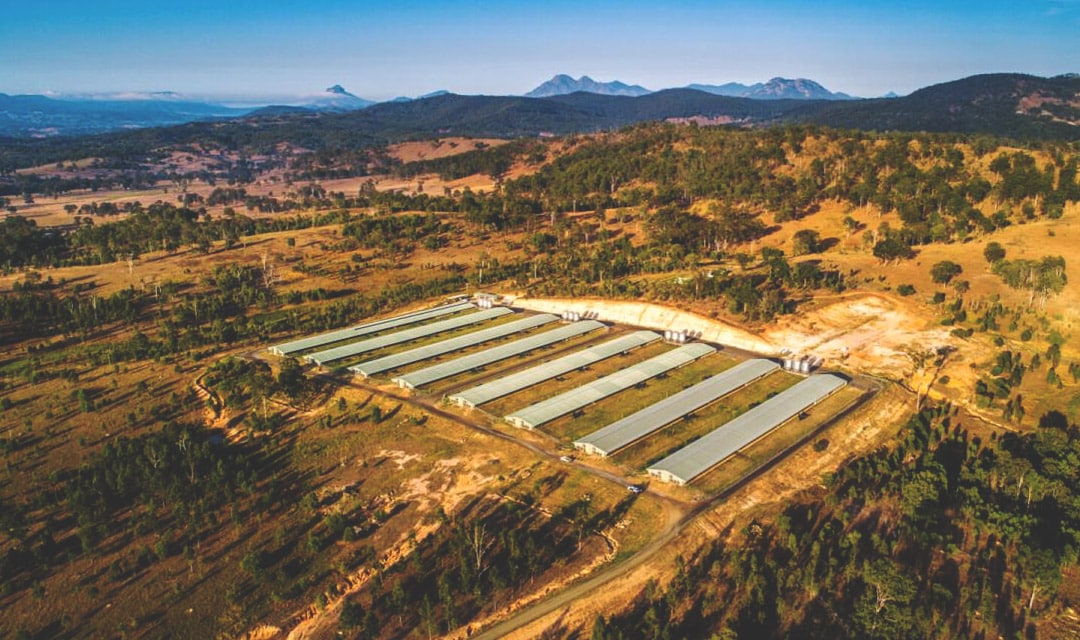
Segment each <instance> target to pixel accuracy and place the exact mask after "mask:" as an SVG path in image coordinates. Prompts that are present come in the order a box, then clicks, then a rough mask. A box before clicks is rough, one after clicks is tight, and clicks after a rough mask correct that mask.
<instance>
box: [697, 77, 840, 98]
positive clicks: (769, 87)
mask: <svg viewBox="0 0 1080 640" xmlns="http://www.w3.org/2000/svg"><path fill="white" fill-rule="evenodd" d="M686 88H687V89H695V90H697V91H704V92H705V93H711V94H714V95H718V96H731V97H733V98H752V99H754V100H857V99H858V98H854V97H852V96H849V95H848V94H846V93H833V92H832V91H829V90H828V89H826V88H825V87H823V86H821V85H820V84H818V83H817V82H814V81H813V80H807V79H806V78H795V79H793V80H791V79H788V78H773V79H772V80H769V81H768V82H758V83H757V84H751V85H745V84H739V83H738V82H729V83H727V84H721V85H712V84H691V85H688V86H687V87H686Z"/></svg>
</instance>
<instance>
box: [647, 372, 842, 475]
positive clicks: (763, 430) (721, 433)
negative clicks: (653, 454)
mask: <svg viewBox="0 0 1080 640" xmlns="http://www.w3.org/2000/svg"><path fill="white" fill-rule="evenodd" d="M846 384H847V382H846V381H845V380H844V379H843V378H840V377H838V376H834V375H831V374H822V375H814V376H810V377H809V378H807V379H806V380H803V381H802V382H800V383H799V384H797V385H795V386H794V387H791V388H790V389H787V390H786V391H783V392H781V393H779V394H777V395H775V396H773V397H772V398H769V399H768V400H766V401H765V402H763V403H761V404H759V405H758V406H756V407H754V408H753V409H751V410H749V411H747V412H746V413H744V414H742V415H741V416H739V417H737V418H735V419H733V420H731V421H729V422H727V423H725V424H723V425H721V426H720V427H717V428H716V429H714V430H712V431H711V432H709V433H708V434H706V435H705V436H704V437H702V438H701V439H700V440H697V441H695V442H693V443H691V444H689V445H687V446H685V447H683V448H682V449H679V450H678V451H676V452H675V453H673V454H671V455H670V456H668V457H666V458H664V459H663V460H661V461H660V462H657V463H656V464H654V465H652V466H650V467H649V473H650V474H651V475H654V476H657V477H659V478H661V479H663V480H666V481H668V482H676V483H678V484H686V483H688V482H691V481H692V480H693V479H694V478H696V477H698V476H700V475H701V474H703V473H705V472H706V471H708V470H709V469H712V468H713V467H715V466H716V465H718V464H720V463H721V462H723V461H724V460H726V459H727V458H728V457H730V456H731V455H733V454H734V453H736V452H738V451H739V450H740V449H742V448H744V447H746V446H747V445H749V444H751V443H752V442H754V441H755V440H757V439H758V438H760V437H762V436H764V435H765V434H767V433H769V432H770V431H772V430H773V429H775V428H776V427H779V426H780V425H782V424H784V423H785V422H787V421H788V420H790V419H792V418H794V417H795V416H797V415H799V414H800V413H802V412H803V411H805V410H807V409H809V408H810V407H812V406H814V405H815V404H817V403H818V402H821V401H822V400H824V399H825V398H827V397H829V396H830V395H831V394H833V393H834V392H835V391H837V390H838V389H840V388H842V387H843V386H844V385H846Z"/></svg>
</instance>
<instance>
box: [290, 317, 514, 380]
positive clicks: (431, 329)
mask: <svg viewBox="0 0 1080 640" xmlns="http://www.w3.org/2000/svg"><path fill="white" fill-rule="evenodd" d="M508 313H513V311H511V310H510V309H507V308H506V307H496V308H494V309H484V310H483V311H477V312H476V313H466V314H464V315H460V316H457V317H454V318H448V319H446V320H440V321H439V322H432V323H431V324H425V325H421V326H419V327H414V328H412V329H403V330H401V331H395V332H393V333H388V334H386V335H384V336H377V337H375V338H369V339H367V340H361V341H360V342H353V343H351V344H346V345H342V346H340V347H334V348H333V349H327V350H325V351H319V352H318V353H313V354H311V355H308V356H305V357H304V358H305V359H306V360H307V361H308V362H314V363H315V364H317V365H320V366H321V365H324V364H326V363H327V362H333V361H335V360H341V359H342V358H348V357H350V356H355V355H360V354H361V353H367V352H368V351H375V350H377V349H382V348H383V347H389V346H393V345H395V344H401V343H402V342H409V341H410V340H417V339H419V338H424V337H427V336H433V335H435V334H437V333H443V332H444V331H451V330H453V329H460V328H461V327H467V326H469V325H470V324H476V323H478V322H484V321H485V320H491V319H493V318H498V317H499V316H504V315H506V314H508Z"/></svg>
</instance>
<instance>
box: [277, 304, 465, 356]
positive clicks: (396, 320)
mask: <svg viewBox="0 0 1080 640" xmlns="http://www.w3.org/2000/svg"><path fill="white" fill-rule="evenodd" d="M472 308H474V307H473V304H472V303H471V302H457V303H454V304H444V305H442V306H438V307H435V308H433V309H422V310H420V311H413V312H412V313H403V314H401V315H398V316H393V317H392V318H383V319H382V320H375V321H373V322H367V323H365V324H361V325H357V326H355V327H349V328H347V329H339V330H337V331H331V332H329V333H320V334H319V335H315V336H308V337H306V338H301V339H299V340H293V341H292V342H285V343H282V344H279V345H274V346H272V347H270V351H271V352H272V353H276V354H277V355H279V356H285V355H288V354H290V353H296V352H298V351H307V350H308V349H314V348H315V347H321V346H323V345H328V344H333V343H335V342H343V341H345V340H350V339H352V338H359V337H361V336H365V335H368V334H371V333H376V332H378V331H386V330H387V329H393V328H394V327H403V326H406V325H410V324H416V323H417V322H423V321H424V320H431V319H432V318H438V317H440V316H445V315H450V314H451V313H457V312H458V311H464V310H465V309H472Z"/></svg>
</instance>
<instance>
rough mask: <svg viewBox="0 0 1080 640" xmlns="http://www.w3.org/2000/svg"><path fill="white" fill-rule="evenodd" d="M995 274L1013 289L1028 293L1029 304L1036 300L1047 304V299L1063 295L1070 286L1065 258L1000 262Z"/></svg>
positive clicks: (995, 265) (1055, 257)
mask: <svg viewBox="0 0 1080 640" xmlns="http://www.w3.org/2000/svg"><path fill="white" fill-rule="evenodd" d="M993 269H994V273H996V274H997V275H998V276H1000V277H1001V280H1002V281H1003V282H1004V283H1005V284H1007V285H1009V286H1010V287H1012V288H1013V289H1020V290H1022V291H1027V292H1028V297H1029V300H1028V302H1029V303H1032V302H1034V301H1035V300H1036V298H1037V299H1038V300H1039V301H1040V302H1042V303H1045V302H1046V300H1047V298H1049V297H1050V296H1053V295H1057V294H1059V293H1061V292H1062V291H1063V290H1064V289H1065V285H1066V284H1068V282H1069V279H1068V277H1067V276H1066V274H1065V258H1064V257H1062V256H1045V257H1043V258H1042V259H1040V260H1024V259H1018V260H1005V259H1002V260H998V261H997V262H995V263H994V267H993Z"/></svg>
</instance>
